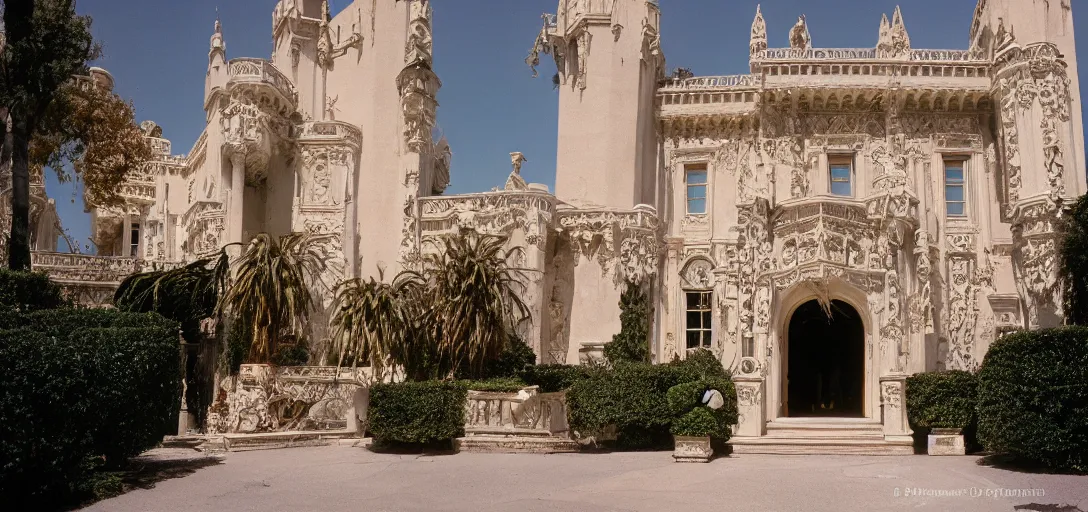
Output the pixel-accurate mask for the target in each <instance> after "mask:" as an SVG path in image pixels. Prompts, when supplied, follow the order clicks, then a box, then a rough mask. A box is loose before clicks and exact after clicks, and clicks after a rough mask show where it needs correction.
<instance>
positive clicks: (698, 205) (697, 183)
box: [684, 164, 706, 215]
mask: <svg viewBox="0 0 1088 512" xmlns="http://www.w3.org/2000/svg"><path fill="white" fill-rule="evenodd" d="M684 183H685V184H687V201H688V215H703V214H705V213H706V164H699V165H691V166H688V167H687V168H686V169H685V172H684Z"/></svg>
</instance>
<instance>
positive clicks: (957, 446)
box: [926, 428, 967, 455]
mask: <svg viewBox="0 0 1088 512" xmlns="http://www.w3.org/2000/svg"><path fill="white" fill-rule="evenodd" d="M926 453H928V454H930V455H965V454H966V453H967V450H966V448H965V447H964V444H963V430H962V429H958V428H935V429H932V430H930V431H929V446H928V447H927V449H926Z"/></svg>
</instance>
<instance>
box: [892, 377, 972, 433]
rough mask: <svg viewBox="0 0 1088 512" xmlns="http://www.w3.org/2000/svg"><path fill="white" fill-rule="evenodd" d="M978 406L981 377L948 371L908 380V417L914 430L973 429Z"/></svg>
mask: <svg viewBox="0 0 1088 512" xmlns="http://www.w3.org/2000/svg"><path fill="white" fill-rule="evenodd" d="M977 406H978V377H977V376H975V374H973V373H970V372H965V371H961V370H949V371H941V372H928V373H918V374H915V375H912V376H910V377H907V416H908V417H909V418H910V424H911V427H920V428H923V429H930V428H959V429H965V430H966V429H969V428H971V427H972V426H974V424H975V421H976V418H977V415H976V409H977Z"/></svg>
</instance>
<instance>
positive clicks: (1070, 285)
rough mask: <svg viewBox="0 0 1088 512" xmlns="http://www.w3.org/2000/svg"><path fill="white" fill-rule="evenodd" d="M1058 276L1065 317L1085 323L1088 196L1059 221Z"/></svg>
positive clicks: (1087, 321)
mask: <svg viewBox="0 0 1088 512" xmlns="http://www.w3.org/2000/svg"><path fill="white" fill-rule="evenodd" d="M1062 231H1063V235H1062V239H1061V249H1060V251H1061V252H1060V254H1061V256H1060V258H1061V270H1060V272H1061V277H1062V292H1063V299H1064V304H1065V320H1066V322H1067V323H1070V324H1075V325H1088V195H1083V196H1081V197H1080V198H1079V199H1077V201H1076V202H1075V203H1073V205H1072V207H1070V208H1069V210H1068V211H1067V212H1066V214H1065V217H1064V218H1063V220H1062Z"/></svg>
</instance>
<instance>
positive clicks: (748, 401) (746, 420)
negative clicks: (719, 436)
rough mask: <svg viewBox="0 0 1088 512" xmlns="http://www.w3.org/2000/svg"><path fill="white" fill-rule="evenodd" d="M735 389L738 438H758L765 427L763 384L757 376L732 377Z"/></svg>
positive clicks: (761, 379)
mask: <svg viewBox="0 0 1088 512" xmlns="http://www.w3.org/2000/svg"><path fill="white" fill-rule="evenodd" d="M733 383H734V384H735V385H736V387H737V412H738V413H739V420H738V422H737V428H736V433H735V435H737V436H738V437H759V436H762V435H763V433H764V429H765V427H766V425H767V414H766V411H767V410H766V408H765V407H764V406H763V397H764V388H765V386H764V383H763V378H762V377H759V376H742V377H733Z"/></svg>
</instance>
